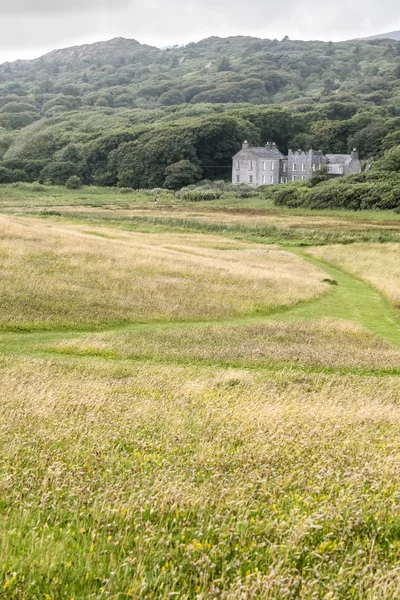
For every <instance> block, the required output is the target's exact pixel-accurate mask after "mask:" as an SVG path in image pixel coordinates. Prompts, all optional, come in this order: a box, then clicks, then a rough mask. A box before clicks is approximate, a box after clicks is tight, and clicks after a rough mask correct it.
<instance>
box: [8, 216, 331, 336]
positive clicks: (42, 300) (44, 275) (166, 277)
mask: <svg viewBox="0 0 400 600" xmlns="http://www.w3.org/2000/svg"><path fill="white" fill-rule="evenodd" d="M93 234H95V235H93ZM221 248H222V249H221ZM0 278H1V293H0V294H1V295H0V326H2V327H20V328H29V327H39V328H40V327H50V328H53V327H56V328H57V327H72V328H79V327H91V326H98V325H105V324H107V323H123V322H128V321H147V320H150V321H151V320H170V319H181V320H185V319H199V318H202V319H207V318H223V317H229V316H233V315H244V314H248V313H255V312H267V311H269V310H271V309H275V308H277V307H279V306H290V305H293V304H295V303H296V302H298V301H299V300H309V299H311V298H314V297H316V296H318V295H319V294H321V293H323V292H324V291H325V290H326V289H327V286H326V284H324V283H321V280H322V279H323V273H322V271H320V270H319V269H318V268H316V267H313V266H310V265H309V264H307V263H305V262H304V261H302V260H301V259H299V258H297V257H295V256H293V255H292V254H290V253H287V252H284V251H281V250H279V249H278V248H276V247H270V248H268V247H263V246H252V245H250V244H241V243H240V242H232V243H230V242H229V240H223V243H222V245H221V239H220V238H217V237H214V238H213V236H189V235H187V236H179V235H174V234H139V233H136V234H135V233H124V232H116V231H115V230H108V229H106V228H98V229H97V230H96V229H95V228H93V229H92V231H91V234H89V233H85V230H84V228H79V226H78V227H75V228H74V227H73V226H68V225H65V226H62V225H57V224H52V223H49V222H46V223H43V222H40V221H38V220H35V219H20V218H18V217H6V216H1V217H0Z"/></svg>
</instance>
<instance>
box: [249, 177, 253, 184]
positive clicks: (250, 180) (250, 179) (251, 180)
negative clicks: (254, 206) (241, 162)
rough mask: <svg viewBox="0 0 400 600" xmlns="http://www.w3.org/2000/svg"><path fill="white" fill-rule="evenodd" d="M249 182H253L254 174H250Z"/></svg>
mask: <svg viewBox="0 0 400 600" xmlns="http://www.w3.org/2000/svg"><path fill="white" fill-rule="evenodd" d="M249 183H253V175H249Z"/></svg>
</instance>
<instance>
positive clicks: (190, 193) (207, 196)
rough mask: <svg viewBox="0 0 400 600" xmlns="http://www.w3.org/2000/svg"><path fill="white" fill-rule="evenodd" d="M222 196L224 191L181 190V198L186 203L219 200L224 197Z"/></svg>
mask: <svg viewBox="0 0 400 600" xmlns="http://www.w3.org/2000/svg"><path fill="white" fill-rule="evenodd" d="M222 194H223V191H222V190H217V189H214V190H213V189H211V190H207V189H203V188H195V189H191V190H188V189H183V190H181V192H180V196H179V197H180V199H181V200H183V201H184V202H204V201H208V200H219V198H221V197H222Z"/></svg>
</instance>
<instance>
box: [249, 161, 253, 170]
mask: <svg viewBox="0 0 400 600" xmlns="http://www.w3.org/2000/svg"><path fill="white" fill-rule="evenodd" d="M252 170H253V161H252V160H249V171H252Z"/></svg>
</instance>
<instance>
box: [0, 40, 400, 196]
mask: <svg viewBox="0 0 400 600" xmlns="http://www.w3.org/2000/svg"><path fill="white" fill-rule="evenodd" d="M95 48H96V51H95V52H94V47H92V46H88V47H82V51H81V52H80V53H79V58H78V53H72V54H71V53H70V52H69V51H68V50H67V51H65V52H64V51H60V52H59V53H58V54H57V57H54V56H53V57H52V58H51V59H48V58H47V57H43V59H39V60H36V61H33V62H31V61H29V62H25V61H20V62H19V63H15V64H6V65H0V160H1V163H0V165H1V166H2V167H4V168H5V169H7V170H11V171H23V172H24V173H25V179H26V180H27V181H34V180H36V179H38V178H40V180H41V181H51V182H53V183H57V184H62V185H64V184H65V182H66V181H67V179H68V178H69V177H71V176H72V175H76V176H78V177H80V178H81V180H82V181H83V182H84V183H94V184H97V185H104V186H116V185H118V186H122V187H133V188H140V189H142V188H152V187H165V186H166V185H168V186H171V187H173V188H174V189H175V188H176V185H177V183H175V181H174V177H175V175H174V176H173V177H172V176H171V175H170V173H169V172H168V173H167V172H166V169H168V168H169V167H171V166H172V165H174V164H175V163H180V162H181V161H188V162H189V163H191V164H193V165H198V166H199V167H200V168H201V170H202V173H201V176H203V177H206V178H207V179H211V180H215V179H221V178H225V179H230V166H231V158H232V156H233V155H234V154H235V153H236V152H237V151H238V149H239V148H240V145H241V142H242V141H243V139H244V138H247V139H248V140H249V141H250V143H251V144H255V145H262V144H264V143H266V142H267V141H275V142H276V143H277V145H278V147H279V148H280V150H282V151H283V152H286V151H287V149H288V148H289V147H292V148H300V147H302V148H305V149H307V148H309V147H313V148H314V149H321V150H323V151H325V152H348V151H349V150H350V149H351V148H352V147H355V146H356V147H357V148H358V149H359V152H360V156H361V157H362V158H368V159H369V158H375V159H376V158H381V157H382V155H383V153H384V151H385V150H388V149H390V148H392V147H394V146H396V145H397V144H398V143H399V140H400V120H399V117H400V110H399V108H398V107H399V102H398V98H399V95H400V79H399V77H398V73H397V70H398V55H399V50H398V45H396V44H395V43H393V42H389V41H387V40H381V41H380V42H379V44H377V43H376V42H375V41H372V42H371V41H359V42H340V43H332V42H329V43H324V42H300V41H291V40H289V39H288V38H285V39H284V40H282V42H278V41H277V40H258V39H255V38H250V37H236V38H228V39H221V38H210V39H208V40H203V41H201V42H199V43H196V44H188V45H187V46H184V47H177V48H173V49H170V50H159V49H157V48H152V47H149V46H141V45H140V44H138V43H137V42H134V41H133V40H111V41H110V42H105V43H102V44H100V45H99V46H96V47H95ZM277 105H281V106H277ZM10 161H19V165H17V164H16V163H14V164H11V163H10ZM42 172H43V173H42ZM3 176H4V178H5V179H13V177H15V173H14V175H10V174H9V173H7V172H5V173H3ZM198 176H199V174H197V173H196V174H194V175H193V178H192V179H190V177H189V175H188V176H187V177H184V178H183V181H182V184H183V185H186V184H187V183H189V182H190V183H191V182H193V181H196V180H197V179H198ZM167 177H172V182H171V181H170V180H167ZM178 182H179V178H178Z"/></svg>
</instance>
